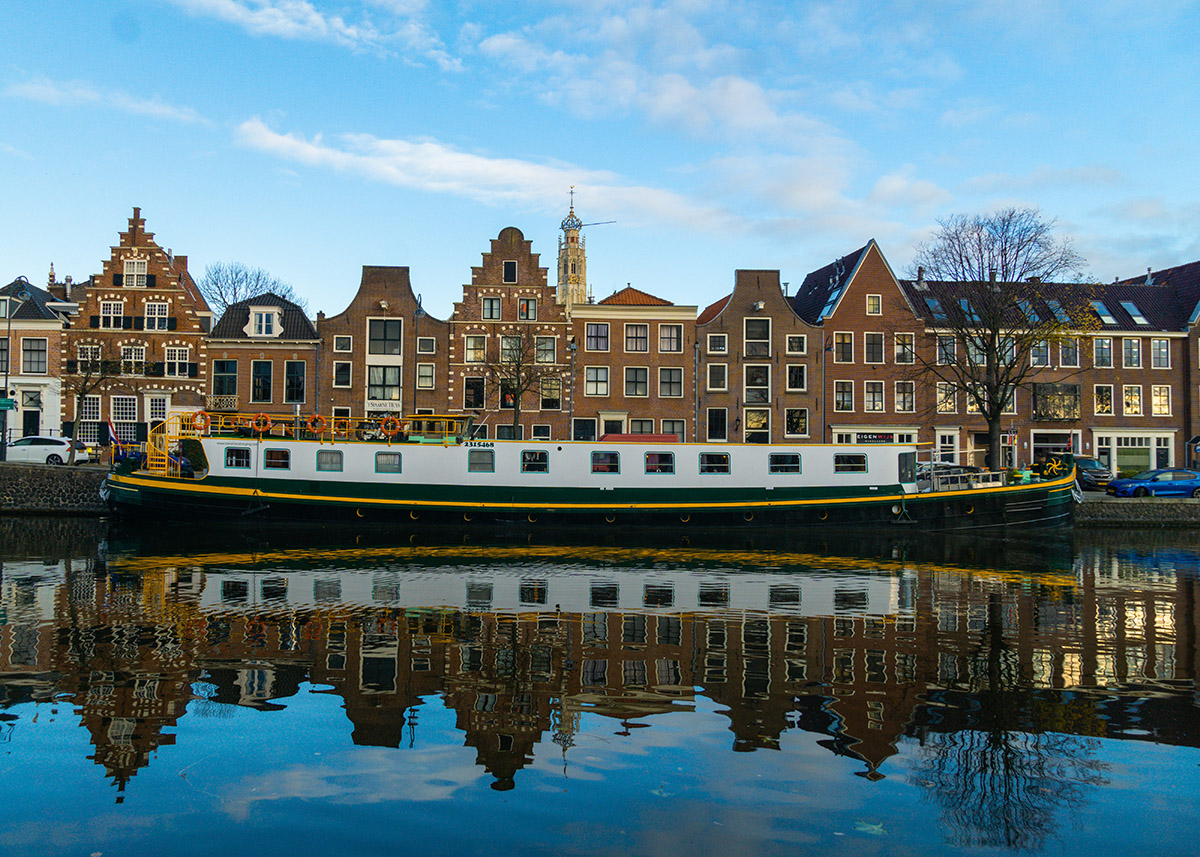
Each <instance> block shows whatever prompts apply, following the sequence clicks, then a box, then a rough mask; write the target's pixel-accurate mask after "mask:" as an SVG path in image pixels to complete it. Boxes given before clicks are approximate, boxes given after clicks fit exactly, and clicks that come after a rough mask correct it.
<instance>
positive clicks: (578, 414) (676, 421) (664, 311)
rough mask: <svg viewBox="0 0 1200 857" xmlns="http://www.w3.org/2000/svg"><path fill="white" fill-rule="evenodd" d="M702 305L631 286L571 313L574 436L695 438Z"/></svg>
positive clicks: (587, 437) (572, 430) (574, 309)
mask: <svg viewBox="0 0 1200 857" xmlns="http://www.w3.org/2000/svg"><path fill="white" fill-rule="evenodd" d="M695 319H696V307H694V306H676V305H675V304H673V303H671V302H670V301H667V300H663V299H662V298H660V297H656V296H654V295H651V294H649V293H647V292H644V291H641V290H640V289H635V288H633V287H632V286H626V287H625V288H624V289H621V290H619V291H617V292H615V293H613V294H612V295H609V296H608V297H607V298H604V299H603V300H601V301H599V302H597V303H594V304H586V303H584V304H575V306H574V307H573V309H572V313H571V320H572V336H573V341H574V345H575V349H574V351H573V352H572V361H573V362H572V369H571V375H572V378H573V384H572V385H571V386H572V389H573V391H574V394H575V396H574V403H573V408H572V415H573V416H572V425H571V437H572V439H573V440H595V439H597V438H599V437H603V436H604V435H606V434H625V433H629V434H663V435H675V436H676V437H678V438H679V439H680V440H685V441H693V440H695V439H696V437H697V435H696V421H695V389H696V387H695V384H696V377H695V366H696V354H695V343H696V337H695V330H696V327H695Z"/></svg>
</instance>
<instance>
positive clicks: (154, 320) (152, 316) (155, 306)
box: [142, 301, 171, 330]
mask: <svg viewBox="0 0 1200 857" xmlns="http://www.w3.org/2000/svg"><path fill="white" fill-rule="evenodd" d="M143 310H144V313H145V315H144V318H145V321H143V322H142V326H143V327H144V328H145V329H146V330H166V329H167V326H168V325H169V324H170V321H169V320H168V319H169V318H170V315H171V305H170V304H168V303H165V302H163V301H146V305H145V307H144V308H143Z"/></svg>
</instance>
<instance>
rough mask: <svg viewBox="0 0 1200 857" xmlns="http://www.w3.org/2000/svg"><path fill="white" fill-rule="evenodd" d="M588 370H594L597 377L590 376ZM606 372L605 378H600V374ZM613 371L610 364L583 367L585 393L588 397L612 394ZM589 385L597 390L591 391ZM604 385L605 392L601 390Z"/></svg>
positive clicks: (601, 396)
mask: <svg viewBox="0 0 1200 857" xmlns="http://www.w3.org/2000/svg"><path fill="white" fill-rule="evenodd" d="M588 372H594V373H595V375H596V377H595V378H588ZM601 373H603V374H604V379H603V380H601V379H600V374H601ZM611 375H612V372H611V370H610V369H609V367H608V366H584V367H583V395H584V396H587V397H596V398H603V397H605V396H608V395H610V390H611V389H612V388H611V386H610V382H611V380H612V379H611ZM589 385H590V386H591V388H592V389H594V390H595V391H596V392H593V393H589V392H588V388H589ZM601 385H603V387H604V392H600V387H601Z"/></svg>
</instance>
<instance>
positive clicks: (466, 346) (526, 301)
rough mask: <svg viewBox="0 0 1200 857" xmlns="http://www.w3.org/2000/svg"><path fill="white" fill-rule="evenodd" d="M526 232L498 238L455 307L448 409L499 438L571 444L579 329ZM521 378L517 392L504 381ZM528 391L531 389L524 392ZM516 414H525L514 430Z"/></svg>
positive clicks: (450, 340)
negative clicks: (572, 371)
mask: <svg viewBox="0 0 1200 857" xmlns="http://www.w3.org/2000/svg"><path fill="white" fill-rule="evenodd" d="M546 274H547V271H546V268H544V267H541V264H540V256H539V254H537V253H534V252H533V249H532V242H531V241H527V240H525V236H524V235H523V234H522V233H521V230H519V229H517V228H515V227H512V226H509V227H507V228H505V229H502V230H501V231H500V234H499V235H498V236H497V237H496V238H494V239H492V242H491V249H490V251H489V252H487V253H484V254H483V259H482V264H480V265H478V266H476V267H472V268H471V282H470V283H468V284H465V285H464V286H463V292H462V300H461V301H457V302H455V304H454V312H453V313H452V314H451V316H450V320H449V336H448V338H447V339H446V340H443V341H445V342H446V349H445V351H446V355H447V357H446V365H447V371H446V374H445V379H446V380H445V382H444V386H443V387H441V388H439V389H441V390H443V391H444V393H443V394H442V396H441V402H442V403H443V407H445V408H449V409H451V410H455V411H468V412H473V413H475V414H476V415H477V417H478V422H479V423H480V431H481V432H486V436H488V437H495V438H500V439H504V438H521V437H530V438H533V437H536V438H545V439H550V438H566V437H567V436H568V433H567V432H568V429H567V410H566V409H565V408H564V397H563V393H564V389H565V388H566V386H567V384H568V382H569V380H570V379H569V372H568V363H569V359H568V355H569V351H568V347H567V346H568V345H569V342H570V335H571V328H570V322H569V320H568V317H567V311H566V307H565V306H564V305H563V304H562V303H560V301H559V296H558V293H557V291H556V290H555V288H554V287H553V286H551V285H549V283H548V282H547V276H546ZM505 373H509V374H512V375H515V376H517V377H519V380H518V381H517V383H516V389H514V388H513V386H512V385H510V384H507V383H505V382H503V381H502V380H499V376H500V375H502V374H505ZM522 388H524V389H522ZM514 411H519V412H520V414H519V420H518V425H517V426H516V427H515V428H514V425H513V418H514Z"/></svg>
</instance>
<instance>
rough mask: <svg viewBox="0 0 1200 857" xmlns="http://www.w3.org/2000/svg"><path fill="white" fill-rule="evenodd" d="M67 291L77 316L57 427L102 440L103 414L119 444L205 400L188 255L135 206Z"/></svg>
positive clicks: (200, 326)
mask: <svg viewBox="0 0 1200 857" xmlns="http://www.w3.org/2000/svg"><path fill="white" fill-rule="evenodd" d="M70 297H71V299H73V300H77V301H78V303H79V316H78V318H77V319H76V320H75V321H74V323H73V324H72V326H71V328H70V329H69V330H68V331H66V333H65V335H64V337H63V352H64V354H63V366H64V371H63V375H62V379H63V401H62V408H63V433H64V434H68V435H71V434H73V435H74V436H75V437H76V438H77V439H79V440H84V441H89V442H94V441H97V440H102V441H104V442H107V439H108V433H107V432H105V431H101V427H102V426H104V425H105V424H106V423H107V422H111V423H112V425H113V427H114V429H115V430H116V432H117V437H118V438H119V439H120V440H121V441H122V442H123V443H130V442H141V441H144V440H145V439H146V436H147V434H148V431H149V428H150V426H151V425H153V424H156V423H158V422H161V421H162V420H165V419H166V417H167V414H168V413H169V412H172V411H196V410H199V409H200V408H202V407H204V404H205V394H206V393H207V391H208V386H209V383H208V378H207V377H206V370H207V362H208V361H207V353H206V352H207V334H208V332H209V327H210V325H211V322H212V312H211V311H210V310H209V307H208V303H207V301H205V299H204V296H203V295H202V294H201V293H200V289H199V288H198V287H197V285H196V282H195V281H194V280H193V279H192V276H191V274H190V273H189V272H188V267H187V257H186V256H176V255H173V254H172V253H171V251H170V250H169V249H167V250H164V249H163V248H162V247H161V246H160V245H159V244H158V243H157V242H156V241H155V240H154V233H152V232H147V231H146V221H145V220H144V219H143V218H142V214H141V209H139V208H134V209H133V216H132V217H131V218H129V225H128V227H127V228H126V230H125V231H124V232H122V233H120V241H119V243H118V244H117V245H116V246H114V247H113V248H112V250H111V253H110V255H109V258H108V259H107V260H106V261H105V262H104V265H103V269H102V271H101V273H99V274H96V275H94V276H92V277H91V278H90V279H89V281H88V282H87V284H86V285H83V284H80V285H77V286H75V287H74V288H73V289H72V291H71V295H70ZM80 393H82V396H81V395H80ZM77 400H78V401H77Z"/></svg>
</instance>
